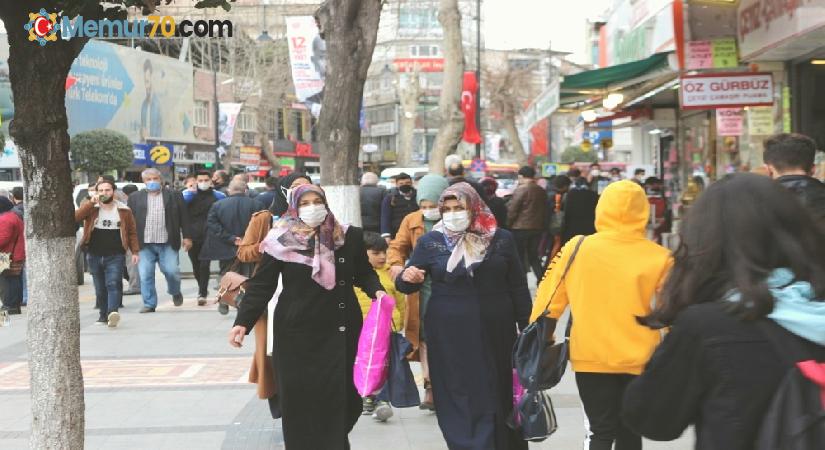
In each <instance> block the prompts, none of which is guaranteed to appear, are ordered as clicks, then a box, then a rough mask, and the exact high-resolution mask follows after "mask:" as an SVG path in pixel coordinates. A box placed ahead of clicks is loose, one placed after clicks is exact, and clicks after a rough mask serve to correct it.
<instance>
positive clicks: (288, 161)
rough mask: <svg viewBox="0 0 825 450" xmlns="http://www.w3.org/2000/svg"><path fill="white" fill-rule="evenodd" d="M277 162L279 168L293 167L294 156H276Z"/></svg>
mask: <svg viewBox="0 0 825 450" xmlns="http://www.w3.org/2000/svg"><path fill="white" fill-rule="evenodd" d="M278 164H280V165H281V168H288V169H295V158H290V157H280V158H278Z"/></svg>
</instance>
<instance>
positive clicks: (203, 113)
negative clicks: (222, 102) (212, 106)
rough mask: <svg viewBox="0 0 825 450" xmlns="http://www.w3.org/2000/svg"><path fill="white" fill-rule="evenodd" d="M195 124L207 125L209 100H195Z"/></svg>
mask: <svg viewBox="0 0 825 450" xmlns="http://www.w3.org/2000/svg"><path fill="white" fill-rule="evenodd" d="M195 126H196V127H208V126H209V102H205V101H203V100H196V101H195Z"/></svg>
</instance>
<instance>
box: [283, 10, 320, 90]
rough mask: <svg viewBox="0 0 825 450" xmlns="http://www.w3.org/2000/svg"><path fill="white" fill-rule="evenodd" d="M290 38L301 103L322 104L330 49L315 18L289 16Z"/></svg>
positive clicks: (293, 67) (292, 63)
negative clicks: (319, 33) (320, 33)
mask: <svg viewBox="0 0 825 450" xmlns="http://www.w3.org/2000/svg"><path fill="white" fill-rule="evenodd" d="M285 19H286V37H287V41H288V44H289V62H290V65H291V66H292V82H293V84H294V85H295V96H296V97H298V100H299V101H301V102H309V103H317V104H320V103H321V99H323V93H324V77H325V76H326V71H327V69H326V67H327V47H326V44H325V43H324V41H323V39H321V37H320V36H319V35H318V27H317V26H316V25H315V19H314V18H313V17H312V16H287V17H286V18H285Z"/></svg>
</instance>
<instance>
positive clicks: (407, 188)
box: [398, 184, 413, 194]
mask: <svg viewBox="0 0 825 450" xmlns="http://www.w3.org/2000/svg"><path fill="white" fill-rule="evenodd" d="M412 190H413V187H412V186H410V185H409V184H405V185H403V186H398V192H400V193H402V194H409V193H410V192H412Z"/></svg>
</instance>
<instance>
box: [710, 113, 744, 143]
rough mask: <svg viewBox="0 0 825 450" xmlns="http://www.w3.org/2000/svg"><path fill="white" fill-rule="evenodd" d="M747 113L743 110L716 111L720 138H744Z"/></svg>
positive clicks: (717, 131) (717, 132) (717, 130)
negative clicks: (743, 132)
mask: <svg viewBox="0 0 825 450" xmlns="http://www.w3.org/2000/svg"><path fill="white" fill-rule="evenodd" d="M744 122H745V111H744V110H743V109H742V108H719V109H717V110H716V134H718V135H719V136H742V131H743V128H744V127H743V125H744Z"/></svg>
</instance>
